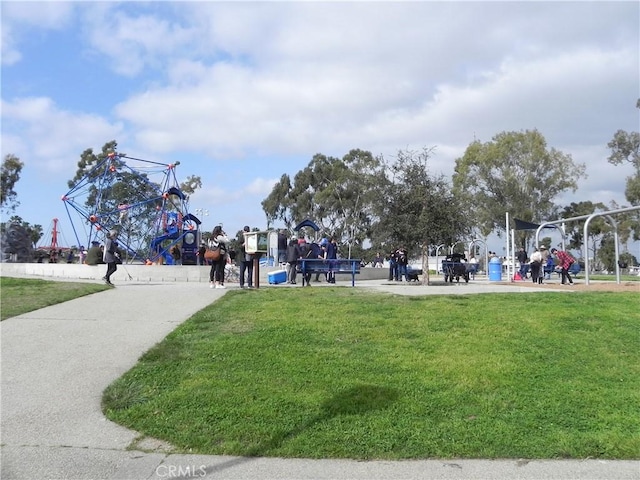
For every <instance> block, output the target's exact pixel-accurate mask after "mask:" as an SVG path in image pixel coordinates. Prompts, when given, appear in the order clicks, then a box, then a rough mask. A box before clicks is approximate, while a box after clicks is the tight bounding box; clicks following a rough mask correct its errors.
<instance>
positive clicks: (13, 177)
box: [0, 154, 24, 211]
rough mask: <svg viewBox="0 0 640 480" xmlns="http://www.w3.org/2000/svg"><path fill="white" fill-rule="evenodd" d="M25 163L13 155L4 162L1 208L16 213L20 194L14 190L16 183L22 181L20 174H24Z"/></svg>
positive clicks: (0, 197)
mask: <svg viewBox="0 0 640 480" xmlns="http://www.w3.org/2000/svg"><path fill="white" fill-rule="evenodd" d="M22 167H24V163H22V162H21V161H20V159H19V158H18V157H16V156H15V155H13V154H8V155H6V156H5V157H4V160H3V161H2V168H1V171H0V180H1V183H0V207H1V208H6V209H7V210H10V211H14V210H15V209H16V207H17V206H18V205H19V204H20V202H18V200H17V197H18V194H17V193H16V191H15V190H14V188H15V186H16V183H18V180H20V173H21V172H22Z"/></svg>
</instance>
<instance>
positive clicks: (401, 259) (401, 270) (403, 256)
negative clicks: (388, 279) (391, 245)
mask: <svg viewBox="0 0 640 480" xmlns="http://www.w3.org/2000/svg"><path fill="white" fill-rule="evenodd" d="M396 261H397V263H398V266H397V267H396V271H397V274H396V275H397V277H396V280H397V281H398V282H401V281H402V276H403V275H404V279H405V281H407V282H408V281H409V277H408V276H407V264H408V263H409V252H407V249H406V248H404V247H400V248H399V249H398V250H396Z"/></svg>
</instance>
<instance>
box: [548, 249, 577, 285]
mask: <svg viewBox="0 0 640 480" xmlns="http://www.w3.org/2000/svg"><path fill="white" fill-rule="evenodd" d="M551 253H552V254H555V256H556V258H557V259H558V264H559V265H560V274H561V275H562V285H567V284H568V285H573V279H572V278H571V274H570V273H569V269H570V268H571V265H573V264H574V263H575V260H574V258H573V257H572V256H571V255H570V254H569V253H568V252H565V251H563V250H558V249H557V248H552V249H551Z"/></svg>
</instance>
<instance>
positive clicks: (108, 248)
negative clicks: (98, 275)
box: [102, 230, 120, 287]
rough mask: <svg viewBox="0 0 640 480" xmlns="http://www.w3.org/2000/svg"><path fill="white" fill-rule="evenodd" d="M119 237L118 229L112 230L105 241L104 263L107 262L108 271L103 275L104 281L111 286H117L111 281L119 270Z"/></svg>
mask: <svg viewBox="0 0 640 480" xmlns="http://www.w3.org/2000/svg"><path fill="white" fill-rule="evenodd" d="M117 237H118V232H117V231H116V230H111V231H110V232H109V234H108V235H107V239H106V241H105V242H104V252H103V257H102V259H103V260H104V263H106V264H107V273H106V274H105V276H104V277H102V280H104V283H106V284H107V285H109V286H110V287H113V286H115V285H114V284H113V283H111V275H113V274H114V273H115V272H116V270H118V265H117V261H118V258H119V257H120V254H119V253H118V242H117V241H116V238H117Z"/></svg>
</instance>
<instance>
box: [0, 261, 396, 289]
mask: <svg viewBox="0 0 640 480" xmlns="http://www.w3.org/2000/svg"><path fill="white" fill-rule="evenodd" d="M210 268H211V267H204V266H197V265H140V264H135V265H129V264H126V265H118V271H117V272H116V273H114V274H113V276H112V277H111V280H112V281H113V282H114V283H123V282H128V281H135V282H149V283H152V282H193V283H208V282H209V271H210ZM280 269H281V267H260V285H265V284H267V283H268V280H267V275H268V274H269V273H270V272H273V271H275V270H280ZM106 270H107V266H106V265H81V264H73V263H2V264H0V275H2V276H4V277H12V276H15V277H24V276H29V277H32V276H34V277H42V278H68V279H77V280H100V279H101V278H102V277H103V276H104V274H105V272H106ZM129 275H131V277H132V280H130V279H129ZM388 275H389V272H388V270H387V269H386V268H369V267H365V268H361V269H360V273H359V274H358V275H356V284H357V282H358V280H384V279H386V278H387V277H388ZM342 277H344V278H345V279H346V276H345V275H338V276H337V279H338V280H341V279H343V278H342ZM349 283H351V277H349Z"/></svg>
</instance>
